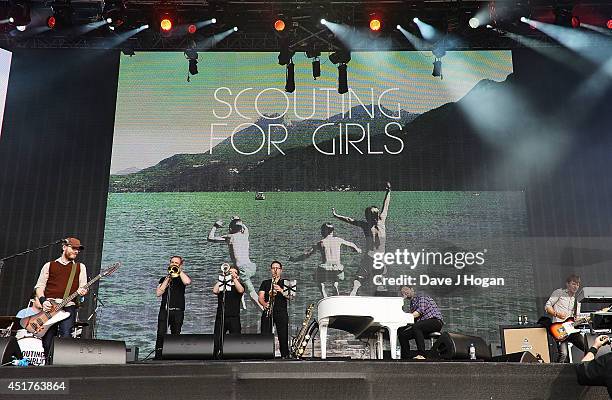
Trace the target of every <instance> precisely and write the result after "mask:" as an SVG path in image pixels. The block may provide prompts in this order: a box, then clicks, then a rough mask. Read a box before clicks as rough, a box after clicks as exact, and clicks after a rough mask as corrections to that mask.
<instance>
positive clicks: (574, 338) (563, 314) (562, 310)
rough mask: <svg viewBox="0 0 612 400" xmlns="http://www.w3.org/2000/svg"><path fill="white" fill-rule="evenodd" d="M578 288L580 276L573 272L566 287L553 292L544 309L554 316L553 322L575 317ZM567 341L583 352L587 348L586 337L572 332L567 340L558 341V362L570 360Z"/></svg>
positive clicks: (567, 280) (566, 281)
mask: <svg viewBox="0 0 612 400" xmlns="http://www.w3.org/2000/svg"><path fill="white" fill-rule="evenodd" d="M578 289H580V277H579V276H578V275H574V274H572V275H570V276H568V277H567V279H566V280H565V289H556V290H555V291H554V292H552V294H551V295H550V298H549V299H548V301H547V302H546V305H545V306H544V310H545V311H546V313H547V314H548V315H550V316H551V317H552V318H553V322H563V321H565V320H566V319H568V318H569V317H575V314H576V292H578ZM567 342H570V343H572V344H573V345H574V346H576V347H578V348H579V349H580V350H582V352H586V350H587V345H586V343H585V339H584V337H583V336H582V335H581V334H580V333H578V332H575V333H572V334H571V335H569V336H568V337H567V340H565V341H563V342H558V343H557V350H558V352H559V356H558V357H557V362H559V363H564V362H567V361H568V348H567Z"/></svg>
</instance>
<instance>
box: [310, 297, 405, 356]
mask: <svg viewBox="0 0 612 400" xmlns="http://www.w3.org/2000/svg"><path fill="white" fill-rule="evenodd" d="M403 305H404V298H403V297H367V296H330V297H326V298H324V299H321V300H320V301H319V304H318V306H317V322H318V323H319V336H320V339H321V358H322V359H325V358H326V357H327V328H334V329H340V330H343V331H346V332H350V333H352V334H354V335H355V336H356V337H357V338H358V339H363V338H368V339H370V338H372V337H374V340H375V341H376V343H377V356H378V358H382V353H383V352H382V350H383V349H382V344H383V342H382V338H383V333H382V329H383V328H384V329H387V331H388V332H389V345H390V347H391V358H393V359H394V360H395V359H398V358H399V354H397V329H398V328H401V327H402V326H406V325H409V324H413V323H414V317H413V316H412V314H410V313H406V312H404V311H403V310H402V306H403ZM370 340H371V341H370V343H372V339H370Z"/></svg>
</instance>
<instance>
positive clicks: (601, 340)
mask: <svg viewBox="0 0 612 400" xmlns="http://www.w3.org/2000/svg"><path fill="white" fill-rule="evenodd" d="M606 344H610V338H609V337H608V336H606V335H601V336H598V337H597V339H595V343H593V347H595V348H596V349H597V350H599V349H600V348H601V347H602V346H604V345H606Z"/></svg>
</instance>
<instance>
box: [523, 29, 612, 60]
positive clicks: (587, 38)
mask: <svg viewBox="0 0 612 400" xmlns="http://www.w3.org/2000/svg"><path fill="white" fill-rule="evenodd" d="M521 21H522V22H525V23H526V24H529V25H531V26H533V27H534V28H536V29H538V30H539V31H541V32H544V33H545V34H546V35H548V36H550V37H551V38H553V39H555V40H556V41H557V42H559V43H561V44H562V45H564V46H565V47H567V48H569V49H572V50H574V51H575V52H576V53H578V54H580V55H582V56H583V57H584V58H586V59H589V60H591V61H593V62H595V63H597V64H603V63H605V62H606V61H607V60H608V59H609V58H610V56H612V54H611V52H610V51H609V50H608V51H604V50H603V49H600V50H598V51H594V50H593V46H594V44H595V43H599V42H600V41H601V39H602V36H601V35H598V34H596V33H590V32H584V31H580V30H577V29H573V28H566V27H562V26H558V25H552V24H547V23H545V22H541V21H533V20H531V19H529V18H521Z"/></svg>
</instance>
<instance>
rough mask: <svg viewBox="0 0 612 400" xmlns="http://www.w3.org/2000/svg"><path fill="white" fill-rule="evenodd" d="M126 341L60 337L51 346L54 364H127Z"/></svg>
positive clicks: (52, 362)
mask: <svg viewBox="0 0 612 400" xmlns="http://www.w3.org/2000/svg"><path fill="white" fill-rule="evenodd" d="M125 362H126V352H125V342H121V341H116V340H96V339H72V338H59V337H56V338H55V339H54V340H53V345H52V346H51V364H53V365H98V364H125Z"/></svg>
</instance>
